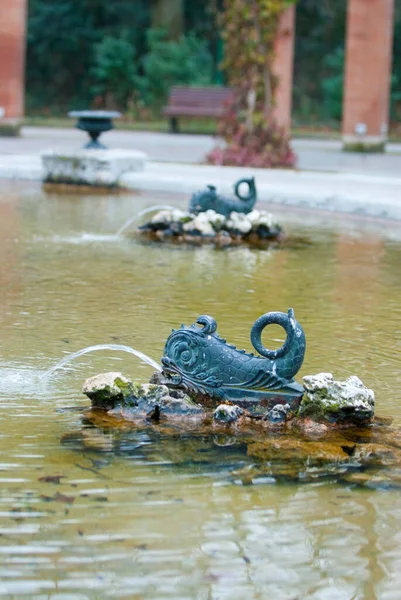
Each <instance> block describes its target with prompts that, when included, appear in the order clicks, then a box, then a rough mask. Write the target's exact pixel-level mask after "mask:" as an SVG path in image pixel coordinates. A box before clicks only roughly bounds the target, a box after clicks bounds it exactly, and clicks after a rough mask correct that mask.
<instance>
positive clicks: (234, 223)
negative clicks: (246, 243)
mask: <svg viewBox="0 0 401 600" xmlns="http://www.w3.org/2000/svg"><path fill="white" fill-rule="evenodd" d="M227 229H228V230H230V229H232V230H233V231H235V232H236V231H238V232H239V233H242V234H245V233H249V232H250V231H251V230H252V223H251V221H250V220H249V218H248V215H246V214H244V213H237V212H232V213H231V214H230V218H229V220H228V221H227Z"/></svg>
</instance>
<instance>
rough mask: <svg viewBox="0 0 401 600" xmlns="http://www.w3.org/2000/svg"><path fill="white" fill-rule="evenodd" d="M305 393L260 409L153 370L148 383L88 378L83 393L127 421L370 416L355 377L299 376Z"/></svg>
mask: <svg viewBox="0 0 401 600" xmlns="http://www.w3.org/2000/svg"><path fill="white" fill-rule="evenodd" d="M303 382H304V389H305V393H304V395H303V397H302V398H301V400H300V401H297V402H291V401H289V400H288V395H286V394H285V393H283V394H282V395H280V392H279V391H278V392H277V393H275V394H274V404H272V403H268V404H265V402H263V406H262V403H261V406H260V407H259V410H255V409H254V408H253V407H251V405H250V408H249V410H247V409H246V408H244V406H246V403H244V402H243V401H241V400H238V404H236V403H235V402H226V403H225V402H221V403H219V402H217V401H216V400H215V401H214V403H212V399H210V398H209V397H206V396H205V397H201V396H197V397H190V396H189V395H187V394H185V393H184V392H183V391H182V390H180V389H177V388H169V387H167V386H166V385H164V384H163V375H161V374H160V373H158V372H156V373H154V375H153V376H152V378H151V380H150V383H148V384H139V383H135V382H133V381H132V380H130V379H128V378H126V377H125V376H124V375H122V373H115V372H111V373H103V374H100V375H95V376H94V377H91V378H90V379H87V380H86V381H85V383H84V386H83V389H82V391H83V393H84V394H86V395H87V396H88V398H89V399H90V400H91V404H92V410H95V411H99V410H100V411H104V412H107V414H108V416H110V417H117V418H118V419H124V420H126V421H127V422H130V423H133V424H135V423H143V422H149V421H150V420H153V421H156V422H159V421H174V422H176V421H181V422H182V425H183V426H184V427H185V423H186V421H187V420H188V419H190V420H191V421H193V420H194V419H195V420H196V421H198V422H199V423H212V424H213V425H214V424H216V423H219V424H235V426H236V428H237V429H238V428H240V429H241V427H242V426H244V425H245V426H246V427H247V428H249V426H255V427H257V428H258V429H261V428H262V429H272V428H276V427H280V428H282V427H286V428H288V427H290V428H291V429H293V428H294V427H304V424H305V423H307V424H308V427H309V428H311V427H312V426H313V424H315V430H316V431H319V432H320V431H326V430H329V429H346V428H350V427H361V426H369V425H370V424H371V423H372V422H373V419H374V393H373V391H372V390H370V389H369V388H367V387H366V386H364V385H363V383H362V381H361V380H360V379H359V378H358V377H355V376H352V377H349V378H348V379H347V380H346V381H335V380H334V378H333V375H332V374H331V373H320V374H318V375H309V376H306V377H304V378H303Z"/></svg>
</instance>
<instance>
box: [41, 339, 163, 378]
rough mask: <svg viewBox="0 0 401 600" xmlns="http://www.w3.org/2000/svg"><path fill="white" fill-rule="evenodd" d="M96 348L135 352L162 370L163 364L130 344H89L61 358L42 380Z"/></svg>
mask: <svg viewBox="0 0 401 600" xmlns="http://www.w3.org/2000/svg"><path fill="white" fill-rule="evenodd" d="M96 350H121V351H123V352H129V354H134V355H135V356H137V357H138V358H140V359H141V360H142V361H143V362H145V363H147V364H148V365H150V366H151V367H153V368H154V369H156V370H157V371H161V370H162V368H161V366H160V365H159V364H158V363H157V362H156V361H154V360H153V358H150V356H148V355H147V354H144V353H143V352H139V350H135V349H134V348H131V347H130V346H124V345H123V344H99V345H97V346H88V347H87V348H83V349H82V350H78V352H74V353H73V354H69V355H68V356H65V357H64V358H62V359H61V360H60V362H58V363H57V364H56V365H54V367H52V368H51V369H49V370H48V371H46V373H45V374H44V375H42V377H41V379H42V380H45V379H48V378H49V377H50V376H51V375H53V373H54V372H55V371H57V370H58V369H60V368H61V367H64V365H66V364H67V363H69V362H71V361H72V360H75V359H76V358H79V357H80V356H82V355H83V354H89V353H90V352H95V351H96Z"/></svg>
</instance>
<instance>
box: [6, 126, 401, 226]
mask: <svg viewBox="0 0 401 600" xmlns="http://www.w3.org/2000/svg"><path fill="white" fill-rule="evenodd" d="M84 140H85V136H84V134H83V133H81V132H79V131H76V130H74V129H50V128H34V127H26V128H24V130H23V137H22V138H21V139H18V138H17V139H13V138H0V178H6V179H31V180H37V181H40V180H41V179H42V175H43V173H42V165H41V160H40V151H42V150H45V149H49V148H52V149H54V150H57V149H59V150H69V149H74V148H77V147H80V146H81V145H82V143H83V142H84ZM104 141H105V143H106V144H109V146H110V147H114V148H124V149H130V148H131V149H137V150H142V151H145V152H146V153H147V154H148V156H149V158H150V161H149V162H148V163H147V165H146V168H145V170H144V171H143V172H139V173H131V174H126V175H125V176H123V178H122V180H121V184H122V185H123V186H124V187H127V188H129V189H134V190H137V191H148V192H156V191H157V192H169V193H183V194H185V195H187V196H189V195H190V194H192V193H193V192H194V191H196V190H198V189H201V188H204V187H205V185H206V184H207V183H214V184H215V185H217V186H218V188H219V191H220V192H222V193H224V194H232V184H233V182H235V181H236V180H237V179H240V178H241V177H246V176H251V175H255V177H256V182H257V188H258V197H259V199H260V201H262V202H272V203H275V204H283V205H291V206H302V207H308V208H313V209H319V210H324V211H331V212H339V213H352V214H358V215H365V216H370V217H375V218H387V219H396V220H400V221H401V145H389V152H388V153H386V154H384V155H359V154H348V153H342V152H341V149H340V143H339V142H336V141H320V140H294V143H293V145H294V147H295V149H296V150H297V152H298V156H299V168H298V169H297V170H295V171H292V170H282V169H247V168H235V167H212V166H206V165H200V164H196V163H199V162H201V161H202V160H203V159H204V156H205V154H206V153H207V152H208V151H209V150H210V149H211V148H212V147H213V145H214V144H215V140H214V139H213V138H212V137H210V136H200V135H199V136H198V135H196V136H195V135H182V134H180V135H170V134H163V133H146V132H128V131H113V132H110V133H109V134H107V135H105V136H104ZM194 163H195V164H194Z"/></svg>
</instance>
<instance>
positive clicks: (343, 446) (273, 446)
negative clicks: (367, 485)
mask: <svg viewBox="0 0 401 600" xmlns="http://www.w3.org/2000/svg"><path fill="white" fill-rule="evenodd" d="M354 447H355V444H352V443H350V442H347V441H346V440H342V439H341V440H329V441H322V442H320V441H319V442H316V441H311V442H310V441H304V440H299V439H297V438H293V437H288V436H280V437H270V436H269V437H268V438H267V439H266V440H265V441H264V442H254V443H252V444H249V446H248V456H252V457H254V458H256V459H258V460H261V461H276V460H281V461H295V462H298V463H299V462H301V463H304V464H312V463H313V464H320V463H322V462H323V463H331V462H334V463H335V462H345V461H348V460H349V452H350V451H352V449H353V448H354ZM346 450H347V451H346Z"/></svg>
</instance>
